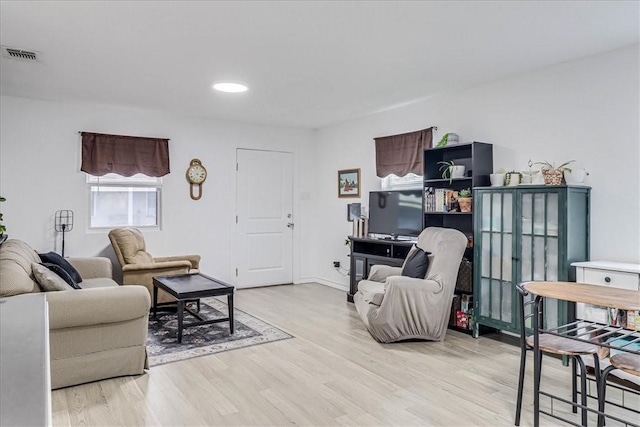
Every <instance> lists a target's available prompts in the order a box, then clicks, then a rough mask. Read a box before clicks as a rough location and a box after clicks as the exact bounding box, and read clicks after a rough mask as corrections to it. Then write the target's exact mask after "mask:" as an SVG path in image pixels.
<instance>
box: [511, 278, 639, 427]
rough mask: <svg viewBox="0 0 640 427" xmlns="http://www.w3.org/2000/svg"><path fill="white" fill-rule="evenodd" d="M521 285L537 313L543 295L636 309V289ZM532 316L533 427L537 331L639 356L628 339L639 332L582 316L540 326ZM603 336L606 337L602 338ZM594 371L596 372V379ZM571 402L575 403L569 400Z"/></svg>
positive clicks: (537, 374) (537, 388)
mask: <svg viewBox="0 0 640 427" xmlns="http://www.w3.org/2000/svg"><path fill="white" fill-rule="evenodd" d="M521 286H522V288H523V289H525V290H526V291H527V292H528V293H530V294H533V295H534V296H535V300H534V305H535V306H534V310H535V312H536V313H539V312H540V308H541V304H542V303H543V300H544V299H545V298H554V299H558V300H563V301H570V302H575V303H585V304H592V305H597V306H602V307H609V308H615V309H618V310H628V311H629V310H630V311H639V310H640V291H633V290H627V289H619V288H608V287H603V286H596V285H588V284H583V283H574V282H526V283H523V284H522V285H521ZM532 319H533V334H534V346H533V347H534V348H533V354H534V364H533V365H534V376H533V378H534V426H536V427H537V426H539V425H540V370H541V368H542V366H541V360H542V355H541V352H540V347H539V341H538V337H539V336H540V334H541V333H544V334H552V335H558V336H562V337H565V338H570V339H574V340H576V341H581V342H588V343H591V344H595V345H598V346H601V347H608V348H610V349H615V350H617V351H624V352H628V353H631V354H638V355H640V350H634V349H633V348H632V346H630V345H629V342H630V341H629V339H630V340H631V341H633V342H640V331H637V330H633V329H627V328H624V327H622V326H613V325H607V324H602V323H597V322H592V321H587V320H582V319H576V320H575V321H573V322H570V323H568V324H565V325H560V326H557V327H553V328H544V326H543V325H540V318H539V316H533V317H532ZM604 338H607V339H606V340H605V339H604ZM612 338H613V339H612ZM621 338H625V339H626V340H622V339H621ZM598 374H599V373H596V379H598V378H599V375H598ZM573 405H576V404H575V403H573Z"/></svg>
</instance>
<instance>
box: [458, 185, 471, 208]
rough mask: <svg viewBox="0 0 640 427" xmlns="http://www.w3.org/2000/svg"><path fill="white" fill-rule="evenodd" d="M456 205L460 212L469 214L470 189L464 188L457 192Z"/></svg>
mask: <svg viewBox="0 0 640 427" xmlns="http://www.w3.org/2000/svg"><path fill="white" fill-rule="evenodd" d="M458 204H459V205H460V212H471V209H472V206H473V197H472V194H471V189H470V188H465V189H464V190H460V191H459V192H458Z"/></svg>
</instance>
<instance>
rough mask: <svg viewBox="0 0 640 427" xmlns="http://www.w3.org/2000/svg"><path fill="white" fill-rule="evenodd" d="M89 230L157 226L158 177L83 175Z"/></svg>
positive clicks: (159, 184)
mask: <svg viewBox="0 0 640 427" xmlns="http://www.w3.org/2000/svg"><path fill="white" fill-rule="evenodd" d="M87 186H88V188H89V195H90V197H89V201H90V217H91V220H90V222H89V228H111V227H121V226H133V227H159V226H160V194H161V189H162V178H154V177H149V176H146V175H143V174H135V175H133V176H131V177H124V176H121V175H118V174H115V173H109V174H106V175H103V176H93V175H87Z"/></svg>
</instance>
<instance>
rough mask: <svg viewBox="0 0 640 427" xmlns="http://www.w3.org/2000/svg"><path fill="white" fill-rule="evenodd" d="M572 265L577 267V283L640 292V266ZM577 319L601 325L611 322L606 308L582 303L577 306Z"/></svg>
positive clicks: (605, 262) (593, 262) (586, 263)
mask: <svg viewBox="0 0 640 427" xmlns="http://www.w3.org/2000/svg"><path fill="white" fill-rule="evenodd" d="M571 265H572V266H574V267H576V282H577V283H586V284H589V285H599V286H608V287H612V288H620V289H629V290H632V291H640V264H629V263H621V262H610V261H588V262H574V263H573V264H571ZM576 317H577V318H578V319H584V320H591V321H594V322H600V323H607V322H608V320H609V319H608V316H607V310H606V308H604V307H598V306H593V305H588V304H581V303H578V304H576Z"/></svg>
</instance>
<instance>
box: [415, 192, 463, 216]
mask: <svg viewBox="0 0 640 427" xmlns="http://www.w3.org/2000/svg"><path fill="white" fill-rule="evenodd" d="M424 211H425V212H459V211H460V208H459V206H458V191H457V190H452V189H449V188H434V187H426V188H425V193H424Z"/></svg>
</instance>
